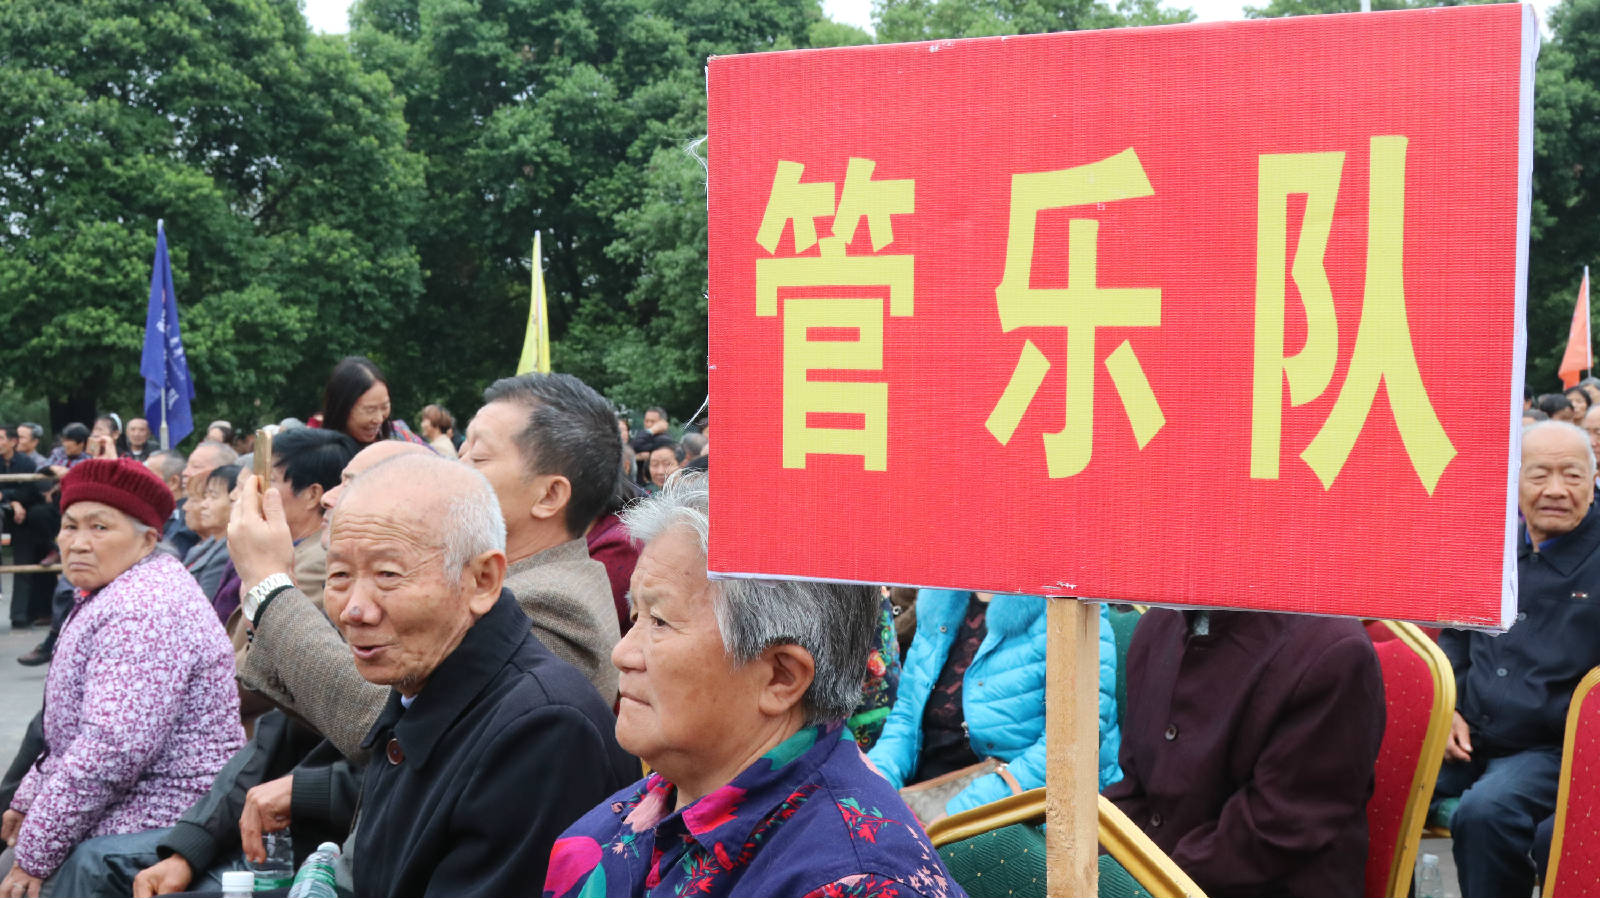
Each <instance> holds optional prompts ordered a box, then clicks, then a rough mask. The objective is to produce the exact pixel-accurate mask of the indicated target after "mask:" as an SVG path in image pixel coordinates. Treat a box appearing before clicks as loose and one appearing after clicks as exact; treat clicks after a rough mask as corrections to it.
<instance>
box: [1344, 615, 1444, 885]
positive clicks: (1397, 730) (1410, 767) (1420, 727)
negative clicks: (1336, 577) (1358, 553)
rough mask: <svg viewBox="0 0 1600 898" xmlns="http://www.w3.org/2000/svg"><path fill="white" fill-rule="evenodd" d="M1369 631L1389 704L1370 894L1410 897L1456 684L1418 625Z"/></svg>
mask: <svg viewBox="0 0 1600 898" xmlns="http://www.w3.org/2000/svg"><path fill="white" fill-rule="evenodd" d="M1374 630H1377V631H1378V632H1375V633H1374V632H1372V631H1374ZM1368 631H1369V634H1371V635H1373V637H1374V641H1373V649H1374V650H1375V651H1376V652H1377V653H1378V663H1379V665H1381V667H1382V668H1383V695H1384V703H1385V705H1386V706H1387V707H1386V712H1385V721H1384V730H1383V743H1382V745H1381V746H1380V747H1379V748H1378V760H1377V763H1376V764H1375V765H1374V767H1373V779H1374V783H1373V790H1372V799H1371V800H1370V801H1369V802H1368V803H1367V835H1368V840H1369V841H1368V846H1369V847H1368V849H1367V870H1366V894H1368V895H1389V896H1398V898H1405V896H1406V894H1407V893H1408V892H1409V890H1410V887H1411V869H1412V867H1413V866H1414V865H1415V864H1416V857H1417V845H1418V843H1419V841H1420V840H1421V838H1422V827H1423V824H1424V823H1425V822H1426V821H1427V816H1428V802H1429V800H1430V799H1431V798H1432V797H1433V786H1434V783H1435V781H1436V780H1437V779H1438V777H1439V765H1440V763H1441V762H1442V761H1443V759H1444V746H1445V742H1446V741H1447V740H1448V739H1449V737H1450V719H1451V714H1452V713H1453V712H1454V711H1455V706H1456V680H1455V674H1454V673H1453V672H1452V671H1451V668H1450V661H1449V659H1447V658H1446V657H1445V656H1444V652H1442V651H1440V650H1439V647H1438V646H1437V645H1435V644H1434V642H1433V640H1431V639H1429V638H1428V637H1427V636H1426V635H1425V634H1424V633H1423V632H1422V631H1421V630H1419V629H1417V627H1415V626H1413V625H1411V624H1407V623H1398V622H1395V621H1375V622H1373V623H1371V624H1368ZM1384 636H1387V637H1388V638H1382V637H1384Z"/></svg>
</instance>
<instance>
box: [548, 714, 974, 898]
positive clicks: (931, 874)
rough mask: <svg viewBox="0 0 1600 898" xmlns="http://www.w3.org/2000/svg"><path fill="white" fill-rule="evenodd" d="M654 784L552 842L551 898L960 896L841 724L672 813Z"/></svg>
mask: <svg viewBox="0 0 1600 898" xmlns="http://www.w3.org/2000/svg"><path fill="white" fill-rule="evenodd" d="M676 794H677V788H676V787H675V786H674V785H673V784H672V783H670V782H668V781H667V780H666V779H664V778H663V777H662V776H661V775H660V774H656V773H653V774H651V775H650V776H648V777H645V778H644V779H642V780H640V781H639V782H637V783H634V784H633V785H632V786H629V787H628V788H626V789H623V790H622V791H621V792H618V793H617V794H615V795H613V796H611V798H609V799H608V800H606V801H605V802H603V803H602V804H601V805H600V806H599V807H597V808H595V809H594V810H592V811H590V812H589V813H588V814H586V815H585V816H584V817H583V819H582V820H579V821H578V822H577V823H576V824H574V825H573V826H572V827H571V828H570V829H568V830H567V831H566V832H565V833H563V834H562V836H561V838H560V839H559V840H557V841H556V844H555V850H554V851H552V852H551V855H550V873H549V876H548V877H547V878H546V879H545V884H544V893H545V895H547V896H551V895H556V896H561V895H571V896H587V895H649V896H658V895H659V896H668V895H672V896H675V895H704V896H708V898H715V896H720V895H735V894H738V895H787V896H797V898H798V896H807V898H811V896H830V898H845V896H884V898H887V896H891V895H892V896H898V898H912V896H928V898H934V896H958V895H963V894H965V893H963V892H962V891H961V887H960V886H959V885H957V884H956V883H955V881H954V880H952V879H951V878H950V873H949V871H947V870H946V869H945V867H944V864H943V863H942V862H941V861H940V860H939V856H938V854H937V853H935V852H934V850H933V846H932V845H931V844H930V843H929V842H928V837H927V835H926V834H925V833H924V832H923V831H922V827H921V826H919V825H918V824H917V822H916V820H915V819H914V818H913V817H912V816H911V812H910V811H908V810H907V809H906V806H905V803H904V802H902V801H901V800H900V796H899V795H898V794H896V793H895V791H894V789H893V788H892V787H891V786H890V785H889V783H888V782H887V781H885V780H884V779H883V777H882V776H879V775H878V774H877V773H876V772H874V771H873V770H872V768H870V767H868V766H867V763H866V760H865V759H864V758H863V756H862V754H861V749H860V748H858V747H857V746H856V743H855V739H854V737H852V736H851V734H850V731H849V730H848V729H846V728H845V727H843V726H842V725H840V724H832V725H828V726H817V727H805V728H803V729H801V730H800V731H799V732H798V733H796V734H794V735H793V736H791V737H789V738H788V739H786V740H784V741H783V742H781V743H779V744H778V746H777V747H775V748H773V749H772V750H771V751H769V752H767V753H766V754H765V755H763V756H762V757H761V758H759V759H758V760H757V761H756V762H755V763H754V764H752V765H750V766H749V767H748V768H746V769H745V770H744V771H743V772H741V773H740V774H739V775H738V776H736V777H734V778H733V780H732V782H729V783H727V784H726V785H724V786H722V787H720V788H718V789H716V790H715V791H713V792H711V793H710V794H708V795H706V796H704V797H702V798H700V799H699V800H697V801H694V802H691V803H690V804H689V805H688V806H686V807H684V808H682V809H681V810H676V811H675V810H673V805H674V804H675V800H676Z"/></svg>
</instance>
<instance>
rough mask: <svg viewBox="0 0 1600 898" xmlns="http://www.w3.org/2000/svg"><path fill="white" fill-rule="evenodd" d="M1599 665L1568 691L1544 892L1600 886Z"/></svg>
mask: <svg viewBox="0 0 1600 898" xmlns="http://www.w3.org/2000/svg"><path fill="white" fill-rule="evenodd" d="M1597 685H1600V667H1597V668H1595V669H1594V670H1591V671H1589V674H1588V676H1585V677H1584V678H1583V680H1582V681H1580V682H1579V683H1578V688H1577V689H1575V690H1573V692H1572V704H1571V705H1570V706H1568V708H1567V738H1566V741H1565V743H1564V744H1563V745H1562V750H1561V786H1560V788H1559V789H1558V790H1557V792H1556V828H1555V834H1554V835H1553V836H1552V837H1551V840H1550V867H1549V869H1548V870H1547V871H1546V873H1545V884H1544V890H1543V894H1545V895H1549V896H1553V898H1560V896H1563V895H1592V894H1594V890H1595V883H1597V882H1600V829H1597V827H1596V826H1595V822H1594V815H1595V814H1596V813H1597V812H1600V693H1596V692H1595V686H1597Z"/></svg>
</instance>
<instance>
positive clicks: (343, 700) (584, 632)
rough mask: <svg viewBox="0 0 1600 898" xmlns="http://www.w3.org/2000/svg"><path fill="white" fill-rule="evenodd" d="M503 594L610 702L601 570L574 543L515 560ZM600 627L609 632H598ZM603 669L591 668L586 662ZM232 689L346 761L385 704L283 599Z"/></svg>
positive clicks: (340, 645)
mask: <svg viewBox="0 0 1600 898" xmlns="http://www.w3.org/2000/svg"><path fill="white" fill-rule="evenodd" d="M505 585H506V588H508V589H510V590H511V591H512V593H513V594H514V595H515V596H516V597H517V605H518V606H519V607H521V608H522V611H523V613H524V614H526V615H528V617H529V618H531V619H532V630H533V634H534V635H535V636H537V637H538V638H539V641H540V642H542V643H544V644H545V646H546V647H547V648H549V649H550V650H551V651H552V652H553V653H555V654H556V656H557V657H559V658H561V659H562V660H565V661H567V662H568V663H570V664H572V665H573V666H575V667H577V668H578V670H579V672H580V673H582V674H584V676H585V677H586V678H587V679H588V680H589V681H590V683H592V684H594V686H595V689H596V690H597V691H598V692H599V693H600V696H601V698H602V699H603V700H604V701H605V702H606V704H608V705H609V704H612V703H614V702H615V701H616V698H617V671H616V668H614V667H612V666H611V648H612V646H614V645H615V644H616V642H617V640H618V639H619V638H620V637H619V634H618V632H617V629H616V627H617V616H616V612H615V611H614V609H613V607H612V604H611V585H610V582H609V581H608V580H607V579H606V570H605V567H604V566H602V565H601V564H600V563H599V562H597V561H594V560H593V559H591V558H590V557H589V551H588V549H586V548H585V547H584V543H583V540H582V539H581V538H579V539H574V540H571V541H569V542H565V543H562V544H561V545H559V546H554V547H552V548H550V549H546V550H545V551H543V552H540V553H538V554H537V555H533V556H531V557H529V558H524V559H522V560H521V561H518V562H517V563H515V564H513V565H511V566H509V567H508V568H507V570H506V584H505ZM608 625H609V626H608ZM597 661H599V662H603V663H604V666H603V668H602V667H598V666H596V662H597ZM239 681H240V682H241V683H243V684H244V685H245V686H246V687H248V688H250V689H254V690H256V691H258V692H261V693H263V694H265V695H267V696H268V697H269V698H271V699H272V700H273V701H274V702H276V703H277V704H279V705H280V706H282V707H283V708H284V709H285V710H288V711H290V712H291V713H293V714H296V715H298V716H300V717H302V718H304V719H305V720H306V722H307V723H309V724H311V726H313V727H315V728H316V729H317V730H318V731H319V732H321V733H322V735H323V736H325V737H326V738H327V739H328V741H329V742H332V743H333V745H334V747H335V748H338V749H339V751H340V752H342V753H343V754H344V755H345V756H346V757H348V758H351V759H353V760H358V761H359V760H364V759H365V757H366V754H367V753H366V751H365V750H364V749H362V748H361V742H362V740H363V739H365V738H366V735H367V732H368V731H369V730H371V729H372V725H373V724H374V723H375V722H376V721H377V719H378V715H379V713H380V712H382V711H383V706H384V703H385V702H387V701H388V698H389V689H388V687H385V686H379V685H377V684H374V683H369V682H367V681H366V680H365V679H363V678H362V676H361V674H359V673H358V672H357V671H356V664H355V659H354V658H352V657H351V655H350V649H349V647H348V646H346V645H345V644H344V640H343V638H341V637H340V635H339V631H338V630H336V629H334V627H333V626H332V625H330V624H329V622H328V619H327V618H326V617H325V616H323V613H322V606H321V604H320V603H317V604H313V603H312V602H311V600H310V599H308V598H307V597H306V595H305V593H303V592H301V591H300V590H298V589H290V590H286V591H285V592H283V593H281V594H280V595H279V596H278V597H277V598H275V599H273V600H272V604H270V605H268V606H267V607H266V610H265V611H263V612H262V614H261V621H260V628H259V629H257V630H256V631H255V632H254V633H253V634H252V636H251V639H250V645H249V647H248V648H247V649H246V651H245V655H244V659H243V661H242V662H241V663H240V664H239Z"/></svg>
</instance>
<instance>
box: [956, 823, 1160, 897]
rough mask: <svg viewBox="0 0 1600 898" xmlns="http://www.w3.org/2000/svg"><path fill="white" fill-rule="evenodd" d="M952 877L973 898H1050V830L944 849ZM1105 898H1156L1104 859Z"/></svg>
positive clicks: (979, 838) (1003, 834)
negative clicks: (1046, 834)
mask: <svg viewBox="0 0 1600 898" xmlns="http://www.w3.org/2000/svg"><path fill="white" fill-rule="evenodd" d="M939 857H940V858H942V859H943V860H944V865H945V866H946V867H948V868H949V869H950V875H951V876H953V877H955V880H956V882H958V883H960V884H961V888H963V889H965V890H966V892H967V894H968V895H971V896H972V898H1044V896H1045V883H1046V878H1045V846H1044V827H1042V826H1036V825H1033V824H1029V823H1014V824H1012V825H1011V826H1002V827H1000V828H999V829H996V830H991V831H989V832H986V833H982V834H981V835H976V836H973V837H972V838H970V839H963V840H962V841H960V842H952V843H950V844H949V845H945V846H944V847H942V848H940V849H939ZM1100 898H1151V895H1150V892H1149V891H1148V890H1147V889H1145V888H1144V887H1143V886H1141V885H1139V883H1138V881H1137V880H1135V879H1134V878H1133V875H1132V874H1131V873H1129V872H1128V871H1127V870H1125V869H1123V866H1122V865H1121V864H1119V863H1117V859H1116V858H1114V857H1112V856H1110V855H1108V854H1102V855H1101V856H1100Z"/></svg>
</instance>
